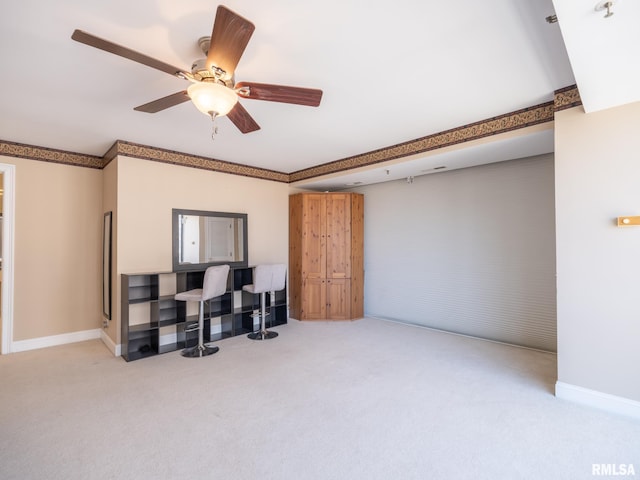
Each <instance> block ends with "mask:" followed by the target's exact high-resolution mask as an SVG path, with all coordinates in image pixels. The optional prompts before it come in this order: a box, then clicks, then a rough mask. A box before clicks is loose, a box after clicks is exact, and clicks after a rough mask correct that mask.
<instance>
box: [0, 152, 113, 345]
mask: <svg viewBox="0 0 640 480" xmlns="http://www.w3.org/2000/svg"><path fill="white" fill-rule="evenodd" d="M0 162H1V163H8V164H13V165H15V166H16V170H15V172H16V173H15V181H16V186H15V257H14V261H15V263H14V318H13V340H14V341H19V340H26V339H32V338H39V337H46V336H50V335H58V334H64V333H71V332H78V331H83V330H91V329H95V328H98V327H99V326H100V321H101V319H100V317H101V315H100V312H101V311H102V310H101V309H102V307H101V294H100V292H101V290H100V279H101V266H100V258H101V254H100V252H101V249H102V245H101V229H102V172H101V171H100V170H95V169H89V168H81V167H70V166H67V165H59V164H55V163H47V162H40V161H33V160H25V159H21V158H12V157H4V156H3V157H0Z"/></svg>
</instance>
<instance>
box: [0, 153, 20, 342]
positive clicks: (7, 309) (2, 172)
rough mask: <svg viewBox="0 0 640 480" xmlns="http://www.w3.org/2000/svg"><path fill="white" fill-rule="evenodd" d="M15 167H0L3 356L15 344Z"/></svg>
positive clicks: (0, 294) (0, 319)
mask: <svg viewBox="0 0 640 480" xmlns="http://www.w3.org/2000/svg"><path fill="white" fill-rule="evenodd" d="M15 168H16V167H15V165H9V164H5V163H0V179H1V180H0V190H2V197H1V201H0V206H1V208H2V211H1V212H0V213H1V215H0V281H1V283H0V322H1V323H2V328H1V329H0V353H1V354H7V353H10V352H11V346H12V344H13V241H14V226H15Z"/></svg>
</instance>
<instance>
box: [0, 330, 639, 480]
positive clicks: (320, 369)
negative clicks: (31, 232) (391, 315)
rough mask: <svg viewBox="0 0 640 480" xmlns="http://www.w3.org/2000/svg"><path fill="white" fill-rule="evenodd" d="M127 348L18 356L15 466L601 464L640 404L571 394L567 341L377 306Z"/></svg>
mask: <svg viewBox="0 0 640 480" xmlns="http://www.w3.org/2000/svg"><path fill="white" fill-rule="evenodd" d="M275 330H276V331H278V332H279V333H280V336H279V337H278V338H277V339H275V340H271V341H266V342H254V341H251V340H249V339H247V338H246V337H235V338H231V339H227V340H223V341H221V342H218V345H219V346H220V352H219V353H217V354H215V355H213V356H211V357H206V358H202V359H187V358H183V357H181V356H180V355H179V353H177V352H175V353H167V354H164V355H159V356H156V357H151V358H147V359H144V360H138V361H135V362H130V363H126V362H125V361H124V360H122V359H121V358H114V357H113V356H112V355H111V354H110V352H109V351H108V350H107V349H106V347H105V346H104V345H102V343H101V342H99V341H90V342H83V343H78V344H72V345H66V346H61V347H53V348H48V349H42V350H36V351H30V352H23V353H16V354H12V355H5V356H2V357H0V385H1V390H0V478H1V479H3V480H9V479H20V480H22V479H65V480H69V479H125V478H130V479H147V478H148V479H152V478H153V479H182V478H204V479H230V480H235V479H238V480H243V479H247V480H249V479H256V480H257V479H284V480H288V479H292V480H293V479H300V480H303V479H356V480H357V479H474V480H475V479H545V480H549V479H551V480H553V479H562V480H567V479H569V480H571V479H592V478H594V477H593V475H592V465H593V464H594V463H595V464H600V463H606V464H626V465H628V464H633V465H634V466H635V470H636V472H637V473H636V475H637V476H640V422H638V421H637V420H632V419H629V418H626V417H623V416H617V415H614V414H610V413H607V412H603V411H600V410H595V409H591V408H588V407H584V406H580V405H576V404H572V403H569V402H566V401H563V400H560V399H557V398H555V397H554V395H553V386H554V383H555V380H556V357H555V355H553V354H549V353H543V352H537V351H532V350H526V349H521V348H516V347H511V346H507V345H501V344H496V343H491V342H486V341H481V340H475V339H471V338H466V337H461V336H456V335H450V334H445V333H441V332H436V331H431V330H427V329H422V328H417V327H412V326H407V325H402V324H397V323H392V322H386V321H382V320H378V319H363V320H359V321H355V322H340V323H328V322H319V323H309V322H304V323H303V322H298V321H295V320H292V321H290V323H289V324H287V325H283V326H280V327H277V328H276V329H275Z"/></svg>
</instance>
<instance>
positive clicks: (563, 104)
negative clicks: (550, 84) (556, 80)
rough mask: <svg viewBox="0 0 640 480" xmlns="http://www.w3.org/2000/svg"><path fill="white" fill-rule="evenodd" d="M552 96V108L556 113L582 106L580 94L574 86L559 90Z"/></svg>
mask: <svg viewBox="0 0 640 480" xmlns="http://www.w3.org/2000/svg"><path fill="white" fill-rule="evenodd" d="M553 94H554V95H553V107H554V109H555V111H556V112H559V111H560V110H566V109H567V108H572V107H577V106H578V105H582V100H581V99H580V92H578V87H577V86H576V85H570V86H568V87H564V88H561V89H560V90H556V91H555V92H553Z"/></svg>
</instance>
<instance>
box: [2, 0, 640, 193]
mask: <svg viewBox="0 0 640 480" xmlns="http://www.w3.org/2000/svg"><path fill="white" fill-rule="evenodd" d="M553 3H555V4H556V7H558V8H559V9H561V12H562V13H561V14H560V12H558V17H559V18H560V24H562V25H564V24H563V22H565V21H566V25H567V27H566V30H565V29H564V26H563V31H562V34H564V35H565V36H567V35H570V36H571V41H570V42H567V44H568V45H570V46H571V49H572V50H574V51H575V52H576V53H575V54H574V55H575V58H576V59H577V60H576V62H577V63H576V65H573V69H572V65H571V64H570V62H569V56H568V54H567V50H566V49H565V46H564V41H563V38H562V34H561V29H560V25H559V24H548V23H547V22H546V21H545V17H546V16H548V15H551V14H553V13H554V5H553V4H552V0H516V1H514V0H485V1H484V2H478V1H477V0H461V1H458V2H440V1H433V0H419V1H418V0H395V1H394V2H382V1H379V0H369V1H355V0H322V1H318V0H307V1H304V2H301V1H299V0H270V1H269V2H265V1H258V0H245V1H242V0H229V1H227V2H226V3H225V5H226V6H227V7H228V8H230V9H231V10H233V11H235V12H237V13H238V14H240V15H242V16H244V17H245V18H247V19H249V20H251V21H252V22H253V23H254V24H255V26H256V30H255V33H254V34H253V37H252V38H251V40H250V42H249V45H248V47H247V49H246V51H245V52H244V55H243V56H242V58H241V60H240V63H239V65H238V67H237V69H236V80H237V81H243V80H244V81H255V82H264V83H275V84H283V85H295V86H301V87H310V88H320V89H322V90H323V91H324V96H323V99H322V103H321V105H320V107H318V108H313V107H303V106H298V105H288V104H279V103H272V102H262V101H255V100H242V101H241V102H242V104H243V106H244V107H245V108H246V109H247V110H248V111H249V113H250V114H251V115H252V117H253V118H254V119H255V120H256V121H257V122H258V124H259V125H260V126H261V127H262V129H261V130H259V131H257V132H254V133H250V134H246V135H243V134H241V133H240V132H239V131H238V130H237V129H236V128H235V126H234V125H233V124H232V123H231V122H230V121H229V120H228V119H226V118H222V119H220V120H219V127H220V133H219V135H218V136H217V138H216V140H215V141H212V140H211V137H210V134H211V121H210V120H209V119H208V118H207V117H205V116H204V115H202V114H201V113H199V112H198V111H197V110H196V109H195V107H194V106H193V105H192V104H190V102H187V103H184V104H182V105H179V106H176V107H173V108H171V109H168V110H165V111H162V112H159V113H156V114H147V113H139V112H135V111H134V110H133V107H135V106H138V105H141V104H143V103H146V102H149V101H151V100H155V99H157V98H160V97H163V96H166V95H169V94H171V93H175V92H177V91H180V90H183V89H185V88H186V86H187V85H186V82H185V81H183V80H180V79H177V78H175V77H172V76H171V75H167V74H165V73H162V72H160V71H157V70H154V69H152V68H149V67H146V66H143V65H140V64H137V63H135V62H132V61H130V60H127V59H124V58H122V57H118V56H116V55H112V54H109V53H106V52H103V51H101V50H97V49H95V48H91V47H88V46H86V45H83V44H80V43H77V42H75V41H73V40H71V38H70V37H71V34H72V32H73V30H74V29H76V28H79V29H82V30H85V31H87V32H89V33H92V34H94V35H96V36H99V37H102V38H105V39H108V40H110V41H112V42H115V43H118V44H121V45H124V46H127V47H129V48H131V49H133V50H136V51H138V52H141V53H144V54H146V55H149V56H151V57H154V58H157V59H159V60H162V61H164V62H167V63H169V64H173V65H176V66H178V67H182V68H184V69H186V70H189V69H190V66H191V63H192V61H193V60H195V59H197V58H200V57H202V56H203V55H202V53H201V52H200V51H199V49H198V46H197V39H198V38H199V37H201V36H205V35H209V34H210V33H211V29H212V25H213V20H214V16H215V9H216V7H217V5H218V4H217V3H215V2H214V3H212V2H211V1H205V0H180V1H175V0H135V1H131V0H110V1H108V2H106V1H96V0H92V1H89V0H57V1H55V2H52V1H50V0H21V1H19V2H17V1H16V2H10V3H8V4H7V5H5V6H4V7H3V9H2V10H3V11H2V15H1V16H0V60H1V63H0V65H1V69H2V71H1V73H2V77H1V78H2V84H1V85H2V88H1V89H0V140H5V141H11V142H18V143H26V144H30V145H37V146H43V147H48V148H55V149H62V150H68V151H73V152H80V153H85V154H91V155H99V156H101V155H103V154H104V153H105V152H106V151H107V150H108V148H109V147H110V146H111V145H112V144H113V143H114V141H115V140H125V141H129V142H134V143H140V144H144V145H150V146H154V147H159V148H164V149H169V150H175V151H179V152H185V153H190V154H195V155H200V156H204V157H209V158H215V159H219V160H224V161H229V162H235V163H241V164H246V165H250V166H255V167H261V168H267V169H271V170H276V171H280V172H285V173H290V172H294V171H298V170H302V169H305V168H309V167H312V166H315V165H318V164H322V163H326V162H331V161H334V160H339V159H342V158H345V157H349V156H353V155H358V154H362V153H365V152H368V151H371V150H375V149H379V148H383V147H386V146H390V145H393V144H397V143H401V142H406V141H410V140H413V139H416V138H419V137H423V136H426V135H430V134H433V133H437V132H441V131H443V130H447V129H450V128H454V127H457V126H461V125H464V124H468V123H472V122H476V121H479V120H483V119H486V118H489V117H493V116H496V115H501V114H504V113H507V112H512V111H514V110H518V109H521V108H525V107H529V106H533V105H536V104H539V103H543V102H546V101H550V100H552V99H553V91H554V90H556V89H559V88H562V87H565V86H569V85H572V84H574V83H576V82H577V83H578V87H579V88H580V91H581V94H582V97H583V101H584V102H585V104H587V101H591V98H597V101H596V100H594V105H596V106H595V107H594V108H595V109H597V108H604V107H603V105H604V106H605V107H606V106H607V105H613V104H615V102H617V101H619V100H620V98H618V97H620V94H619V92H618V93H617V94H616V95H617V97H616V99H615V100H613V99H610V98H603V97H601V95H600V94H601V93H602V92H601V88H603V87H602V86H601V83H598V85H596V86H595V87H594V92H592V91H591V89H590V87H591V85H590V83H589V81H590V80H589V78H590V75H592V71H593V70H594V69H595V70H598V65H597V64H596V65H595V66H593V65H591V66H589V64H590V62H591V60H590V59H589V57H588V55H585V53H587V54H588V53H589V52H585V51H584V50H585V49H583V48H582V47H581V42H582V41H583V40H584V39H585V38H587V39H591V41H590V42H589V45H592V44H593V43H594V41H593V37H594V35H596V34H595V33H594V32H596V33H597V38H601V39H602V40H603V41H604V42H606V43H605V45H606V46H607V48H604V50H606V52H607V55H608V56H607V62H606V65H607V66H608V67H609V68H611V71H612V72H614V71H615V68H620V66H621V65H622V64H625V65H626V64H628V63H629V62H628V60H631V59H633V62H631V63H633V66H632V68H633V73H634V74H636V77H633V76H632V75H630V76H629V78H630V79H632V80H633V81H634V82H635V83H634V84H633V85H630V86H629V88H628V89H627V90H628V91H629V92H630V93H629V92H627V94H626V96H624V97H622V101H623V102H628V101H637V100H640V97H639V96H638V85H640V81H638V77H637V73H638V61H637V59H638V58H640V57H639V56H638V55H636V56H635V57H628V56H625V55H628V53H629V51H628V50H624V49H622V50H621V49H620V48H618V47H619V45H617V46H614V45H611V43H610V40H612V38H611V36H613V35H615V34H616V32H617V33H619V34H624V39H625V40H626V41H635V44H634V45H633V48H635V49H636V53H637V48H638V47H637V45H640V41H638V39H637V33H629V32H626V29H627V28H629V30H630V31H633V32H635V30H632V28H631V26H630V25H631V23H632V22H633V23H635V24H637V19H638V17H639V16H638V13H639V7H638V3H639V2H637V1H634V0H620V3H619V5H618V3H617V2H616V4H615V15H614V16H613V17H611V18H609V19H603V18H602V14H601V13H599V12H595V10H594V8H593V6H595V3H596V2H594V5H593V6H590V5H588V3H589V2H587V7H585V6H584V2H582V3H583V5H582V7H584V8H582V9H578V10H577V9H576V7H575V5H576V4H577V2H575V1H573V0H555V2H553ZM618 7H619V8H618ZM616 22H617V23H616ZM616 25H617V26H616ZM621 26H622V27H624V28H622V29H621V28H620V27H621ZM639 30H640V29H639ZM621 32H623V33H621ZM607 36H608V37H607ZM595 43H596V44H597V43H598V42H595ZM622 45H623V47H624V48H627V47H628V45H626V44H622ZM621 52H622V53H621ZM613 57H615V58H617V61H616V60H615V58H613ZM572 58H573V57H572ZM621 58H622V59H623V60H626V62H622V61H621ZM573 71H579V72H585V73H584V78H580V76H578V78H577V79H576V78H574V74H573ZM600 77H604V75H600V76H599V77H598V79H599V78H600ZM605 80H606V79H605ZM622 83H623V82H621V81H618V82H617V83H616V84H615V86H616V88H613V90H616V91H618V90H619V88H617V87H620V85H621V84H622ZM583 88H584V91H585V92H587V91H588V92H589V93H588V95H586V96H585V93H584V92H583ZM634 95H635V97H634ZM585 97H586V98H585ZM531 135H532V136H529V135H521V136H520V137H521V138H518V139H506V140H503V141H502V142H492V145H490V146H488V145H487V144H486V142H485V143H480V144H479V146H478V147H477V148H478V149H479V150H476V147H473V148H464V149H462V150H460V151H458V152H457V153H455V154H454V153H444V154H442V157H441V158H437V157H438V155H434V154H433V153H432V154H430V155H424V156H422V157H418V158H416V157H413V158H411V159H408V160H407V162H409V163H407V165H406V166H405V167H403V168H404V170H402V175H400V174H399V173H398V175H400V177H402V176H409V173H407V172H415V171H420V170H427V169H429V168H432V167H433V166H434V165H432V163H433V162H435V163H437V164H440V163H446V164H449V166H450V167H449V168H456V167H455V166H454V165H462V166H468V165H471V164H474V163H482V162H483V159H487V161H495V158H499V159H504V160H507V159H509V158H506V157H510V158H518V157H523V156H528V155H532V154H537V153H546V152H548V151H551V150H552V149H553V139H552V131H551V130H548V129H547V130H543V131H541V130H535V131H533V132H532V133H531ZM474 152H476V153H474ZM470 153H472V155H471V156H470V155H469V154H470ZM465 156H466V158H463V157H465ZM434 157H435V158H434ZM469 158H475V160H473V161H472V160H469ZM491 159H493V160H491ZM396 164H397V162H396ZM382 170H386V169H382V166H377V167H374V168H373V169H372V171H373V172H372V173H369V174H368V176H366V177H364V176H362V175H361V178H362V179H360V178H359V179H358V180H353V179H354V178H355V177H352V176H349V175H352V174H351V173H346V175H347V176H345V177H344V178H335V176H334V178H332V179H331V181H330V182H328V181H326V180H325V179H317V180H316V183H315V184H311V183H308V184H309V185H310V186H314V187H315V188H326V189H331V188H344V184H345V183H349V182H350V181H362V182H365V183H367V182H370V181H372V182H373V181H380V180H378V178H379V173H380V171H382ZM390 170H391V171H394V172H395V171H396V170H400V167H399V166H397V165H396V166H394V167H393V169H390ZM358 173H360V172H358ZM415 174H416V173H412V174H411V175H415ZM389 178H390V177H389ZM397 178H399V177H397ZM322 182H324V183H322Z"/></svg>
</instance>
